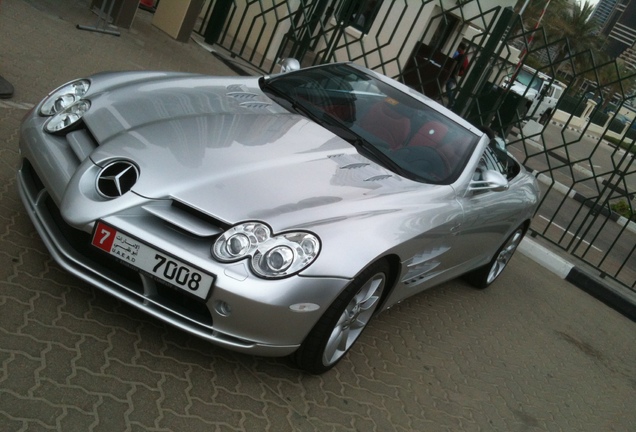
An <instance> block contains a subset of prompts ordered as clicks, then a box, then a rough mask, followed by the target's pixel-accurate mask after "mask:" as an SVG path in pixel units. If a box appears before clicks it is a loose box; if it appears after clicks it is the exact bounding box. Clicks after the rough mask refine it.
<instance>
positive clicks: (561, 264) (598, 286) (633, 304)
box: [519, 237, 636, 322]
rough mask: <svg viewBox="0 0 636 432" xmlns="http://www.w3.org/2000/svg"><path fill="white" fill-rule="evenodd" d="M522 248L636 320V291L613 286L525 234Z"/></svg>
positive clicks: (546, 265) (521, 244)
mask: <svg viewBox="0 0 636 432" xmlns="http://www.w3.org/2000/svg"><path fill="white" fill-rule="evenodd" d="M519 252H521V253H522V254H524V255H525V256H527V257H528V258H530V259H531V260H533V261H534V262H536V263H537V264H539V265H541V266H542V267H544V268H546V269H547V270H549V271H551V272H552V273H554V274H556V275H557V276H559V277H560V278H561V279H564V280H566V281H567V282H569V283H571V284H572V285H574V286H576V287H577V288H579V289H581V290H582V291H584V292H586V293H588V294H589V295H591V296H592V297H594V298H595V299H597V300H599V301H601V302H603V303H605V305H607V306H609V307H611V308H612V309H614V310H615V311H617V312H619V313H620V314H622V315H624V316H625V317H627V318H629V319H630V320H632V321H634V322H636V293H635V292H632V291H630V290H629V289H627V288H623V287H620V286H616V287H612V286H610V284H608V283H607V281H606V280H604V279H603V278H601V277H600V276H596V275H594V274H592V273H591V272H588V271H586V270H585V269H583V268H579V267H577V266H576V265H574V264H572V263H570V262H569V261H567V260H566V259H564V258H562V257H561V256H559V255H558V254H556V253H554V252H552V251H550V250H549V249H547V248H546V247H544V246H541V245H540V244H539V243H538V242H536V241H534V240H531V239H529V238H527V237H526V238H524V239H523V240H522V242H521V243H520V244H519Z"/></svg>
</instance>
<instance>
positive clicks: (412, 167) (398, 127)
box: [261, 64, 479, 184]
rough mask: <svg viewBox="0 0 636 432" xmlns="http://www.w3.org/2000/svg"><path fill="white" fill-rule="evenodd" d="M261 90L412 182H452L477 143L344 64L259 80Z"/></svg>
mask: <svg viewBox="0 0 636 432" xmlns="http://www.w3.org/2000/svg"><path fill="white" fill-rule="evenodd" d="M261 86H262V87H263V91H265V92H266V93H268V94H269V95H270V96H272V97H273V98H274V99H276V100H278V101H279V102H280V103H281V104H282V105H283V106H286V107H287V108H289V109H291V110H294V111H295V112H298V113H300V114H303V115H305V116H307V117H310V118H311V119H312V120H314V121H317V122H319V123H321V124H322V125H323V126H325V127H327V128H328V129H330V130H331V131H332V132H334V133H336V134H338V135H340V136H341V137H342V138H343V139H345V140H347V141H349V142H351V143H352V144H353V145H355V146H356V147H357V148H358V149H359V151H360V152H361V153H363V154H365V156H368V157H370V158H372V159H374V160H375V161H376V162H378V163H380V164H382V165H383V166H385V167H386V168H387V169H390V170H392V171H394V172H396V173H398V174H400V175H402V176H404V177H407V178H410V179H412V180H416V181H421V182H425V183H434V184H450V183H452V182H453V181H455V180H456V179H457V178H458V177H459V175H460V174H461V172H462V170H463V169H464V167H465V165H466V163H467V162H468V159H470V156H471V154H472V152H473V150H474V148H475V146H476V144H477V141H478V139H479V137H478V136H477V135H475V134H474V133H472V132H470V131H469V130H468V129H466V128H465V127H463V126H461V125H459V124H458V123H456V122H455V121H453V120H451V119H450V118H448V117H446V116H445V115H443V114H442V113H440V112H438V111H437V110H435V109H434V108H432V107H430V106H428V105H426V104H425V103H423V102H421V101H419V100H417V99H415V98H413V97H411V96H409V95H408V94H406V93H404V92H403V91H401V90H398V89H397V88H395V87H392V86H390V85H388V84H386V83H384V82H382V81H380V80H378V79H376V78H374V77H373V76H371V75H368V74H366V73H364V72H362V71H360V70H358V69H355V68H353V67H350V66H348V65H343V64H334V65H326V66H321V67H317V68H311V69H304V70H299V71H296V72H290V73H287V74H284V75H279V76H276V77H273V78H270V79H264V80H261ZM281 99H283V100H282V101H281ZM285 102H286V103H285Z"/></svg>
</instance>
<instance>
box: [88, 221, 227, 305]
mask: <svg viewBox="0 0 636 432" xmlns="http://www.w3.org/2000/svg"><path fill="white" fill-rule="evenodd" d="M91 244H92V245H93V246H95V247H97V248H99V249H101V250H103V251H104V252H107V253H109V254H110V255H112V256H114V257H117V258H119V260H121V261H123V262H124V263H126V264H128V265H131V266H133V267H135V268H138V269H140V270H142V271H144V272H145V273H148V274H149V275H151V276H153V277H155V278H157V279H159V280H161V281H164V282H166V283H168V284H170V285H172V286H175V287H177V288H181V289H182V290H184V291H187V292H189V293H190V294H193V295H195V296H196V297H199V298H201V299H203V300H205V299H207V297H208V294H209V292H210V288H211V287H212V283H213V282H214V277H213V276H211V275H209V274H207V273H205V272H202V271H201V270H199V269H197V268H196V267H192V266H191V265H188V264H186V263H184V262H183V261H181V260H179V259H177V258H175V257H173V256H170V255H168V254H166V253H164V252H162V251H160V250H157V249H155V248H153V247H152V246H149V245H147V244H145V243H143V242H141V241H139V240H137V239H136V238H134V237H131V236H129V235H127V234H125V233H123V232H121V231H118V230H117V229H115V228H113V227H111V226H109V225H106V224H105V223H103V222H98V223H97V226H96V227H95V232H94V233H93V240H92V242H91Z"/></svg>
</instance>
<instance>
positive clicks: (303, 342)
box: [18, 64, 539, 373]
mask: <svg viewBox="0 0 636 432" xmlns="http://www.w3.org/2000/svg"><path fill="white" fill-rule="evenodd" d="M20 149H21V155H22V163H21V166H20V168H19V173H18V185H19V190H20V194H21V197H22V200H23V201H24V205H25V207H26V210H27V212H28V214H29V216H30V217H31V219H32V221H33V223H34V224H35V227H36V228H37V230H38V232H39V234H40V235H41V237H42V239H43V241H44V243H45V244H46V246H47V247H48V249H49V250H50V252H51V254H52V255H53V257H54V258H55V259H56V260H57V262H58V263H59V264H60V265H61V266H62V267H64V268H65V269H66V270H68V271H69V272H70V273H72V274H73V275H75V276H77V277H78V278H80V279H83V280H84V281H86V282H88V283H90V284H92V285H94V286H95V287H97V288H99V289H101V290H104V291H106V292H108V293H110V294H112V295H114V296H115V297H117V298H118V299H120V300H121V301H124V302H126V303H128V304H131V305H133V306H135V307H137V308H139V309H141V310H143V311H145V312H147V313H149V314H151V315H152V316H154V317H156V318H158V319H160V320H162V321H164V322H167V323H170V324H172V325H174V326H176V327H178V328H180V329H182V330H184V331H186V332H189V333H191V334H194V335H196V336H199V337H201V338H203V339H206V340H208V341H210V342H212V343H214V344H216V345H219V346H222V347H225V348H228V349H233V350H237V351H241V352H245V353H253V354H255V355H263V356H285V355H292V358H293V359H294V361H295V362H296V363H297V365H298V366H299V367H300V368H301V369H303V370H305V371H308V372H310V373H321V372H324V371H326V370H328V369H330V368H331V367H332V366H334V365H335V364H336V363H337V362H338V361H339V360H341V359H342V358H343V356H344V355H345V354H346V352H347V351H348V350H349V349H350V348H351V346H352V345H353V344H354V342H355V341H356V339H357V338H358V337H359V336H360V334H361V333H362V331H363V330H364V328H365V327H366V326H367V325H368V324H369V322H370V320H371V318H372V317H373V316H374V315H375V314H377V313H378V312H380V311H383V310H386V309H388V308H389V307H391V306H392V305H394V304H396V303H397V302H399V301H402V300H403V299H405V298H407V297H409V296H412V295H414V294H417V293H419V292H421V291H422V290H425V289H427V288H430V287H432V286H434V285H437V284H439V283H441V282H444V281H448V280H449V279H452V278H456V277H458V276H460V275H464V276H465V277H466V278H467V280H468V281H469V282H471V283H472V284H474V285H476V286H477V287H479V288H484V287H486V286H487V285H489V284H490V283H492V282H493V281H494V280H495V279H496V278H497V276H499V274H500V273H501V272H502V270H503V269H504V267H505V266H506V264H507V263H508V261H509V259H510V257H511V256H512V254H513V252H514V251H515V249H516V247H517V245H518V244H519V242H520V241H521V239H522V237H523V235H524V233H525V232H526V230H527V229H528V226H529V223H530V219H531V217H532V216H533V214H534V212H535V209H536V206H537V204H538V194H539V192H538V187H537V184H536V181H535V178H534V177H533V176H532V175H530V174H529V173H527V172H526V171H525V170H524V168H523V167H522V166H521V165H520V164H519V163H518V162H516V161H515V160H514V159H513V158H512V157H511V156H510V155H509V154H508V153H507V152H506V149H505V145H503V146H502V145H501V141H498V140H496V139H495V140H492V139H490V138H489V137H488V136H487V135H486V134H484V133H483V132H482V131H481V130H479V129H478V128H477V127H475V126H473V125H471V124H469V123H467V122H466V121H464V120H463V119H462V118H460V117H458V116H457V115H455V114H453V113H452V112H450V111H448V110H446V109H445V108H443V107H442V106H440V105H438V104H437V103H435V102H433V101H432V100H430V99H428V98H426V97H425V96H423V95H422V94H420V93H417V92H415V91H413V90H411V89H409V88H408V87H406V86H404V85H403V84H400V83H398V82H396V81H394V80H391V79H389V78H387V77H385V76H382V75H380V74H377V73H375V72H373V71H370V70H366V69H364V68H361V67H358V66H356V65H354V64H330V65H323V66H318V67H312V68H306V69H300V70H293V71H290V72H286V73H281V74H275V75H272V76H264V77H260V78H259V77H207V76H200V75H192V74H185V73H160V72H126V73H122V72H119V73H102V74H97V75H94V76H91V77H88V78H85V79H80V80H76V81H73V82H71V83H68V84H66V85H64V86H62V87H60V88H59V89H57V90H55V91H54V92H52V93H51V94H50V95H49V96H48V97H46V98H45V99H44V100H43V101H42V102H41V103H39V104H38V105H37V106H36V107H35V108H34V110H33V111H32V112H31V113H30V114H28V115H27V116H26V118H25V119H24V122H23V124H22V128H21V136H20Z"/></svg>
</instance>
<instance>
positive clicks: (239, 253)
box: [212, 222, 320, 278]
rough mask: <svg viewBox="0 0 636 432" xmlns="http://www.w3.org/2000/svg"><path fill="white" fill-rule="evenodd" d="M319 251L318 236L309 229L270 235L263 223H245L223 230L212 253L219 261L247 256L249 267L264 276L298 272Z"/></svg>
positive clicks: (276, 276) (274, 276) (270, 276)
mask: <svg viewBox="0 0 636 432" xmlns="http://www.w3.org/2000/svg"><path fill="white" fill-rule="evenodd" d="M319 252H320V241H319V240H318V237H316V236H315V235H313V234H311V233H308V232H288V233H283V234H279V235H272V232H271V230H270V229H269V227H268V226H267V225H265V224H262V223H259V222H248V223H244V224H240V225H237V226H235V227H232V228H231V229H229V230H227V231H226V232H224V233H223V234H222V235H221V236H220V237H219V238H218V239H217V240H216V242H215V243H214V246H213V247H212V255H213V256H214V258H216V259H217V260H219V261H222V262H232V261H237V260H240V259H244V258H249V259H250V263H251V267H252V270H253V271H254V273H256V275H258V276H260V277H263V278H279V277H285V276H289V275H291V274H294V273H297V272H299V271H301V270H302V269H304V268H305V267H307V266H308V265H309V264H311V263H312V262H313V261H314V260H315V259H316V257H317V256H318V253H319Z"/></svg>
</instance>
